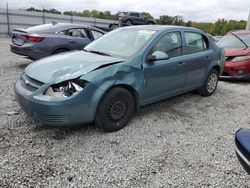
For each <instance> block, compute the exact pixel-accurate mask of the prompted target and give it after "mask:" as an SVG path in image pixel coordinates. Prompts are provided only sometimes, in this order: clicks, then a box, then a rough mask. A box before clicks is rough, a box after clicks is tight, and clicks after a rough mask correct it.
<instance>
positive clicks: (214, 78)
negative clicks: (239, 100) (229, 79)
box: [207, 73, 218, 93]
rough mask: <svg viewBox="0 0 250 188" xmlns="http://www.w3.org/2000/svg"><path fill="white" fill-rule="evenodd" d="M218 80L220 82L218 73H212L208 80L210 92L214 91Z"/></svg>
mask: <svg viewBox="0 0 250 188" xmlns="http://www.w3.org/2000/svg"><path fill="white" fill-rule="evenodd" d="M217 82H218V77H217V75H216V74H215V73H213V74H211V76H210V77H209V79H208V82H207V91H208V92H209V93H212V92H213V91H214V90H215V88H216V85H217Z"/></svg>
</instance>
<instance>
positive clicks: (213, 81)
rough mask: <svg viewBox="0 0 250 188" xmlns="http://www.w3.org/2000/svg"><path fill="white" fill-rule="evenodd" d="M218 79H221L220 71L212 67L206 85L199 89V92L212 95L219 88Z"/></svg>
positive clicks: (203, 94) (206, 95)
mask: <svg viewBox="0 0 250 188" xmlns="http://www.w3.org/2000/svg"><path fill="white" fill-rule="evenodd" d="M218 80H219V73H218V71H217V70H215V69H212V70H211V71H210V72H209V74H208V76H207V78H206V81H205V83H204V85H203V86H202V87H201V88H199V89H198V93H199V94H200V95H201V96H204V97H208V96H210V95H212V94H213V93H214V91H215V90H216V88H217V85H218Z"/></svg>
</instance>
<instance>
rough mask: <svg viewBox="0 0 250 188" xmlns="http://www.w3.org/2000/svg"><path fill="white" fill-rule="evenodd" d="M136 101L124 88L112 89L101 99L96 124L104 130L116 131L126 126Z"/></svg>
mask: <svg viewBox="0 0 250 188" xmlns="http://www.w3.org/2000/svg"><path fill="white" fill-rule="evenodd" d="M134 109H135V101H134V97H133V96H132V94H131V93H130V92H129V91H128V90H127V89H124V88H120V87H116V88H113V89H111V90H110V91H109V92H108V93H107V94H105V95H104V97H103V98H102V99H101V101H100V103H99V105H98V107H97V111H96V117H95V125H96V126H97V127H99V128H100V129H102V130H103V131H104V132H114V131H118V130H120V129H122V128H123V127H125V126H126V125H127V124H128V122H129V120H130V118H131V117H132V115H133V113H134Z"/></svg>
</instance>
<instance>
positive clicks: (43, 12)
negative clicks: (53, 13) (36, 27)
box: [43, 6, 45, 24]
mask: <svg viewBox="0 0 250 188" xmlns="http://www.w3.org/2000/svg"><path fill="white" fill-rule="evenodd" d="M44 11H45V10H44V6H43V24H45V12H44Z"/></svg>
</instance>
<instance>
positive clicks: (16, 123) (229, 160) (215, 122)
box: [0, 38, 250, 188]
mask: <svg viewBox="0 0 250 188" xmlns="http://www.w3.org/2000/svg"><path fill="white" fill-rule="evenodd" d="M30 62H31V61H29V60H26V59H23V58H20V57H17V56H15V55H13V54H11V53H10V52H9V39H7V38H6V39H3V38H2V39H0V83H1V84H0V102H1V104H0V122H1V123H0V128H1V130H0V187H150V188H151V187H152V188H154V187H155V188H158V187H248V185H250V179H249V177H248V176H247V175H246V173H245V171H244V170H243V169H242V168H241V166H240V165H239V163H238V161H237V159H236V156H235V153H234V133H235V132H236V131H237V129H239V128H240V127H250V113H249V112H250V100H249V96H250V84H249V83H247V82H245V83H244V82H243V83H242V82H235V83H229V82H219V85H218V89H217V91H216V93H215V94H214V95H213V96H211V97H208V98H204V97H201V96H199V95H197V94H195V93H188V94H185V95H182V96H178V97H175V98H171V99H168V100H165V101H162V102H159V103H156V104H153V105H150V106H147V107H144V108H141V109H140V112H138V113H137V114H136V115H135V116H134V118H133V119H132V121H131V122H130V123H129V125H128V126H127V127H125V128H124V129H122V130H121V131H118V132H116V133H103V132H101V131H98V130H97V129H95V128H94V127H93V126H92V125H87V126H82V127H74V128H55V127H48V126H41V125H38V124H35V123H34V122H33V121H32V120H31V119H30V118H29V117H27V116H26V114H24V113H23V111H22V110H20V108H19V106H18V105H17V104H16V102H15V99H14V98H15V97H14V92H13V84H14V82H15V80H16V79H17V77H18V75H19V74H20V73H21V72H22V71H23V69H24V68H25V67H26V66H27V65H28V64H29V63H30ZM8 111H19V112H20V113H19V115H16V116H8V115H6V112H8Z"/></svg>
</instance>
